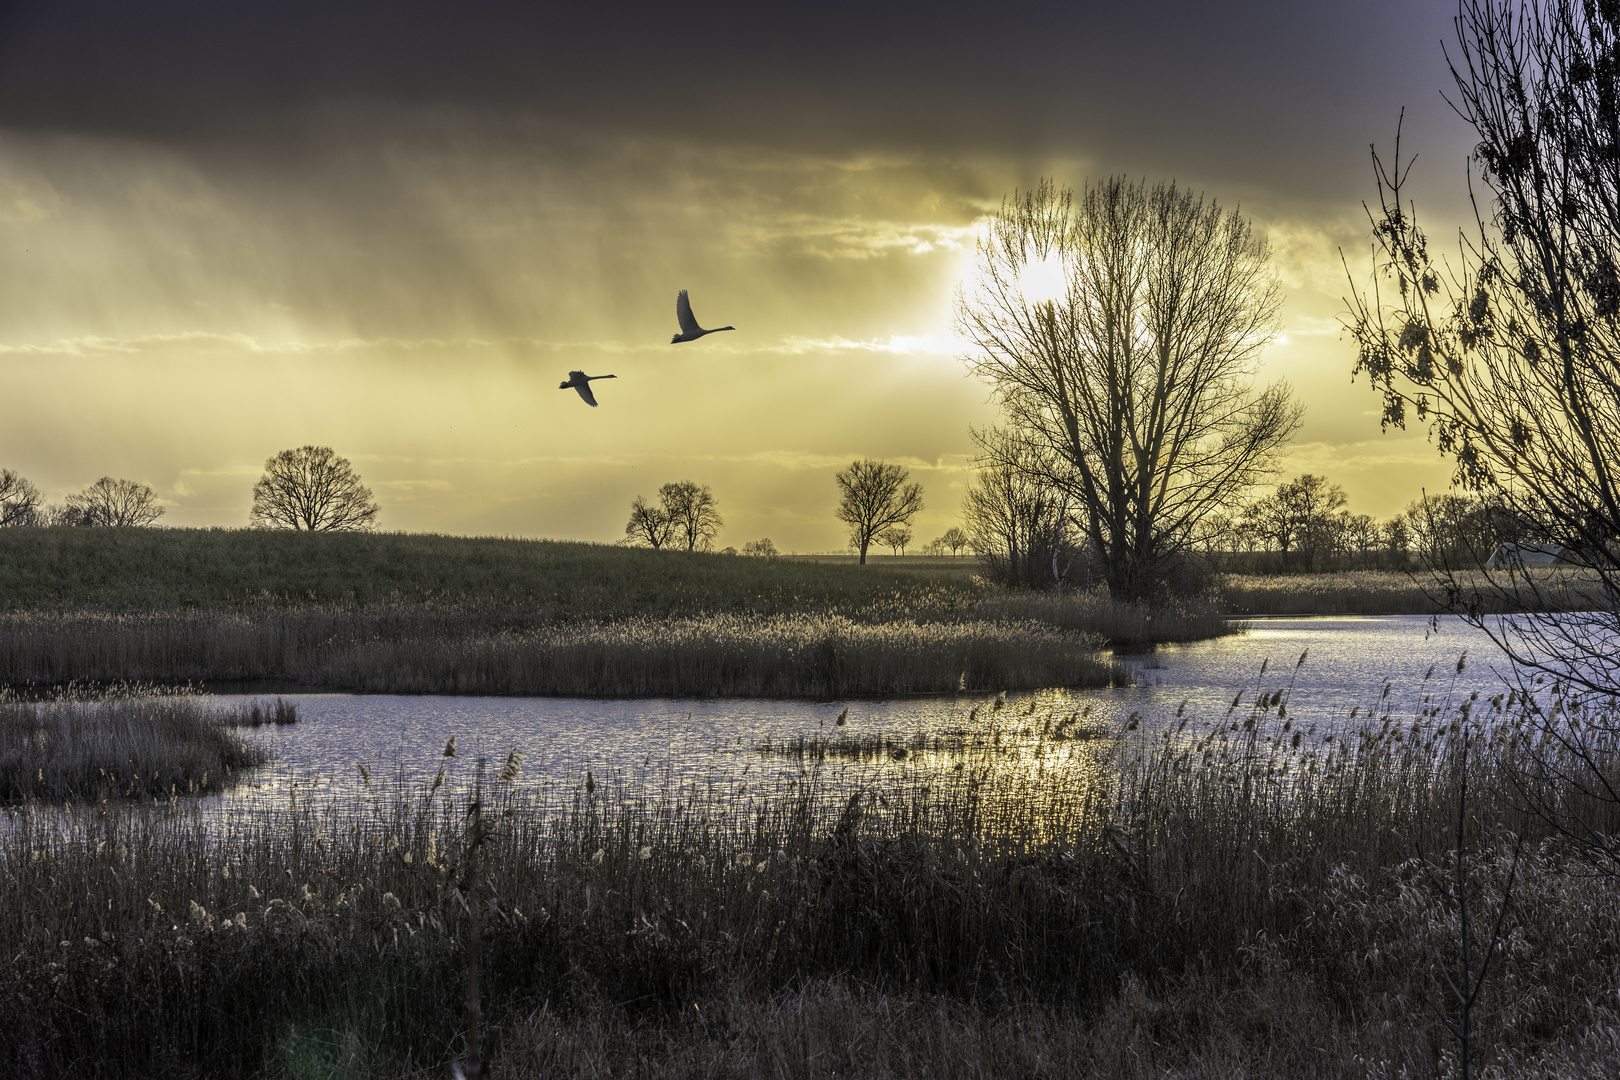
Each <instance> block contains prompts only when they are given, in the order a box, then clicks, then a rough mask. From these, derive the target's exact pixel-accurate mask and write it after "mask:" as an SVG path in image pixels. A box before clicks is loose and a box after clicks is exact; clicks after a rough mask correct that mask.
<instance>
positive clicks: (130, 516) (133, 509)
mask: <svg viewBox="0 0 1620 1080" xmlns="http://www.w3.org/2000/svg"><path fill="white" fill-rule="evenodd" d="M65 501H66V503H67V511H68V513H67V517H68V519H69V520H72V521H74V522H75V523H79V524H84V525H109V526H141V525H150V524H152V523H153V522H154V521H156V520H157V519H158V518H160V517H162V516H163V507H162V506H160V505H158V501H157V492H155V491H153V490H152V489H151V488H149V487H147V486H146V485H145V484H140V483H136V482H135V481H134V480H115V479H113V478H112V477H110V476H103V477H102V478H101V479H100V480H97V481H96V482H95V483H93V484H91V485H90V486H89V487H87V488H85V489H84V490H83V491H81V492H79V493H78V494H76V495H69V496H68V497H67V499H66V500H65Z"/></svg>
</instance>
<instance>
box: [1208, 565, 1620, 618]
mask: <svg viewBox="0 0 1620 1080" xmlns="http://www.w3.org/2000/svg"><path fill="white" fill-rule="evenodd" d="M1523 573H1524V572H1522V571H1521V572H1520V573H1519V577H1518V580H1517V581H1514V580H1510V577H1509V575H1508V574H1506V573H1505V572H1499V573H1496V574H1495V575H1494V577H1488V576H1487V575H1486V574H1485V573H1483V572H1481V571H1478V570H1467V571H1459V572H1458V573H1457V574H1456V575H1455V582H1454V585H1455V591H1454V592H1450V591H1448V586H1447V585H1446V584H1445V583H1442V582H1441V581H1440V580H1439V579H1437V578H1435V577H1434V576H1433V575H1432V574H1430V573H1429V572H1428V571H1419V572H1417V573H1414V574H1405V573H1398V572H1394V571H1379V570H1345V571H1340V572H1338V573H1330V574H1285V575H1260V574H1226V575H1223V576H1221V577H1220V578H1219V579H1217V593H1218V594H1219V595H1220V597H1221V598H1222V599H1221V606H1222V610H1224V611H1226V612H1227V613H1228V614H1230V615H1232V616H1236V617H1239V618H1241V617H1244V616H1249V615H1437V614H1444V613H1446V612H1448V611H1451V610H1454V606H1455V605H1460V606H1461V607H1462V608H1464V609H1468V608H1473V609H1475V610H1478V611H1481V612H1484V613H1487V614H1501V613H1507V612H1513V611H1542V610H1546V611H1593V610H1602V609H1604V608H1605V607H1606V606H1607V603H1608V601H1607V600H1606V599H1605V597H1604V591H1603V588H1602V584H1601V582H1600V581H1599V580H1598V578H1597V577H1596V575H1594V574H1591V573H1589V572H1583V571H1577V570H1572V569H1558V568H1551V569H1546V570H1541V569H1537V570H1532V571H1530V574H1531V575H1532V579H1531V580H1532V581H1533V582H1534V586H1533V587H1531V586H1529V585H1527V584H1526V583H1525V581H1524V576H1523Z"/></svg>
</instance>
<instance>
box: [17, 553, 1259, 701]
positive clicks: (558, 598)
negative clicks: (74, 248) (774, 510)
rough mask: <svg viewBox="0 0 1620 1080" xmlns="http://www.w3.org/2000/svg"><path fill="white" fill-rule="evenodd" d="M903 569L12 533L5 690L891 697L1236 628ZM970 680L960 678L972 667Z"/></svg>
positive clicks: (949, 564)
mask: <svg viewBox="0 0 1620 1080" xmlns="http://www.w3.org/2000/svg"><path fill="white" fill-rule="evenodd" d="M898 562H900V563H905V564H906V568H905V569H895V568H890V567H886V566H866V567H861V566H854V565H838V564H834V563H827V564H822V563H815V562H807V561H795V560H790V559H756V558H742V557H735V556H722V555H708V554H701V553H700V554H687V553H684V552H667V551H665V552H657V551H647V550H637V549H627V548H619V547H609V546H603V545H595V544H565V543H553V542H547V541H522V540H502V539H494V538H464V537H447V536H422V535H408V534H399V533H378V534H353V535H340V534H332V535H325V534H322V535H309V534H303V535H294V534H287V533H272V532H264V531H254V530H224V529H207V530H186V529H176V530H152V529H8V530H5V531H4V533H0V686H4V685H10V686H17V687H26V686H56V685H63V684H66V683H69V682H72V681H75V680H76V681H80V682H106V681H115V680H143V681H148V682H153V683H161V684H167V685H183V684H185V683H188V682H191V683H200V682H209V683H220V682H230V683H238V682H276V681H279V682H283V683H287V684H292V685H297V686H301V687H311V688H313V687H320V688H327V689H348V690H376V691H405V692H423V693H474V694H590V695H631V694H716V695H728V694H764V695H783V696H811V697H814V696H821V695H839V696H859V695H875V696H886V695H890V694H903V693H941V692H949V691H952V690H955V689H957V688H958V686H964V685H965V686H967V687H969V688H977V689H1026V688H1034V687H1041V686H1098V685H1106V684H1107V683H1108V682H1110V681H1112V680H1116V679H1117V678H1119V676H1120V672H1119V670H1118V669H1116V668H1114V667H1112V666H1111V665H1109V664H1108V663H1106V662H1104V661H1101V660H1099V659H1098V658H1097V657H1095V656H1094V655H1092V654H1094V653H1095V652H1096V651H1097V650H1098V649H1099V648H1102V647H1105V646H1109V645H1112V646H1117V647H1121V648H1140V647H1142V646H1144V645H1148V644H1151V643H1153V642H1157V641H1184V640H1192V639H1195V638H1203V637H1210V636H1214V635H1217V634H1222V633H1227V632H1229V631H1230V630H1231V629H1232V627H1230V626H1229V625H1228V624H1227V622H1226V620H1225V619H1224V618H1223V617H1221V616H1220V615H1219V614H1218V613H1216V612H1215V610H1214V609H1213V608H1211V607H1208V606H1207V605H1206V606H1204V607H1199V606H1197V605H1189V606H1185V607H1183V608H1175V609H1169V610H1164V611H1156V612H1150V611H1147V610H1139V609H1136V608H1131V607H1128V606H1124V605H1115V604H1112V603H1111V602H1109V601H1107V600H1106V599H1102V598H1097V597H1093V598H1086V597H1075V596H1073V595H1072V594H1070V595H1065V596H1055V595H1047V594H1034V593H1031V594H1009V593H1006V592H1003V591H1001V590H997V589H995V588H992V587H991V586H989V585H987V584H985V583H984V582H983V581H982V580H979V579H978V578H976V577H974V576H973V575H972V574H971V573H970V572H969V570H970V568H971V566H972V561H971V560H959V559H935V560H931V561H930V560H925V559H918V560H915V561H914V562H908V561H907V560H898ZM964 677H965V680H966V681H965V682H964V681H963V680H964Z"/></svg>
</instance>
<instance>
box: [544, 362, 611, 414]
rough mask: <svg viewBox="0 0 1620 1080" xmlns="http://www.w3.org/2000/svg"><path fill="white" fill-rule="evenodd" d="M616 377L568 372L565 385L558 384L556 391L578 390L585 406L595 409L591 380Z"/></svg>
mask: <svg viewBox="0 0 1620 1080" xmlns="http://www.w3.org/2000/svg"><path fill="white" fill-rule="evenodd" d="M617 377H618V376H616V375H587V374H585V373H584V372H583V371H570V372H569V373H568V381H567V382H565V383H558V384H557V389H559V390H567V389H569V388H570V387H572V388H573V389H575V390H578V391H579V396H580V397H582V398H584V399H585V404H587V405H589V406H590V407H591V408H593V409H594V408H596V395H595V394H593V393H591V380H592V379H614V378H617Z"/></svg>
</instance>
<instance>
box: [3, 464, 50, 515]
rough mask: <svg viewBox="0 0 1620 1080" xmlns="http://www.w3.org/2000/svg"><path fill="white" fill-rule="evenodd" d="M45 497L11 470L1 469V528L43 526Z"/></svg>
mask: <svg viewBox="0 0 1620 1080" xmlns="http://www.w3.org/2000/svg"><path fill="white" fill-rule="evenodd" d="M44 505H45V496H43V495H41V494H40V493H39V489H38V488H37V487H35V486H34V485H33V484H31V483H29V482H28V481H27V480H26V479H24V478H23V477H21V476H18V475H17V474H16V473H14V472H12V471H11V470H10V469H0V528H6V527H8V526H22V525H39V524H42V521H41V513H42V509H43V507H44Z"/></svg>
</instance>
